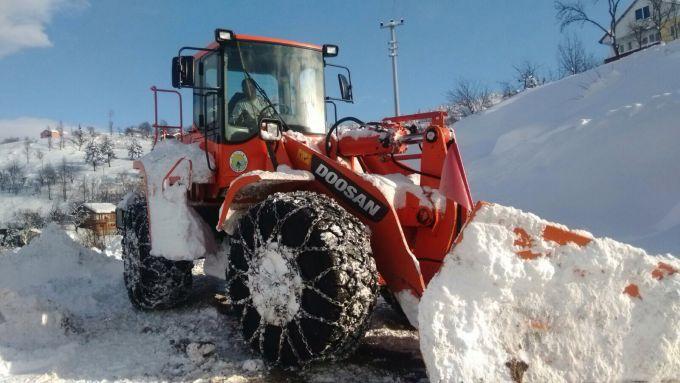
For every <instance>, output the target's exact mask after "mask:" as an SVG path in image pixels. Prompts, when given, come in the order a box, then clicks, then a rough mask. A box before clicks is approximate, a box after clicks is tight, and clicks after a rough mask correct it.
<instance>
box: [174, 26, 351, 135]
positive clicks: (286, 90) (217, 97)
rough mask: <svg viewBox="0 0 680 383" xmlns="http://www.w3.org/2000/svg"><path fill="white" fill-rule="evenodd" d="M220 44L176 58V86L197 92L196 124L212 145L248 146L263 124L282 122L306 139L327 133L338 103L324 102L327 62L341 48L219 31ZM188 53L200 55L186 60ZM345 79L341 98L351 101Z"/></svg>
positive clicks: (348, 85) (185, 48)
mask: <svg viewBox="0 0 680 383" xmlns="http://www.w3.org/2000/svg"><path fill="white" fill-rule="evenodd" d="M215 40H216V41H215V42H214V43H212V44H211V45H210V46H208V47H207V48H192V47H184V48H182V49H180V54H179V55H178V57H176V58H175V59H173V86H175V87H177V88H192V89H193V125H194V126H195V127H196V128H198V129H199V131H201V132H203V133H204V134H205V135H206V137H207V138H208V139H209V140H211V141H213V142H218V143H225V144H235V143H241V142H245V141H248V140H250V139H252V138H254V137H256V136H258V135H260V124H259V123H260V121H261V120H263V119H274V120H283V125H284V126H285V127H287V129H290V130H293V131H296V132H299V133H302V134H308V135H316V134H325V131H326V103H327V102H332V101H330V100H333V99H330V98H327V97H325V89H324V67H325V65H326V63H325V58H326V57H333V56H335V55H337V52H338V48H337V46H334V45H325V46H318V45H312V44H304V43H297V42H292V41H287V40H280V39H271V38H262V37H255V36H247V35H235V34H234V33H232V32H231V31H226V30H219V29H218V30H217V31H216V32H215ZM186 50H195V51H197V53H196V54H195V55H194V56H182V52H183V51H186ZM328 65H330V64H328ZM341 77H342V79H340V80H339V83H340V85H341V94H342V95H343V97H341V99H343V98H346V99H347V100H350V101H351V84H350V83H349V82H348V80H347V77H345V76H344V75H342V76H341ZM343 86H344V88H343ZM347 100H345V101H347Z"/></svg>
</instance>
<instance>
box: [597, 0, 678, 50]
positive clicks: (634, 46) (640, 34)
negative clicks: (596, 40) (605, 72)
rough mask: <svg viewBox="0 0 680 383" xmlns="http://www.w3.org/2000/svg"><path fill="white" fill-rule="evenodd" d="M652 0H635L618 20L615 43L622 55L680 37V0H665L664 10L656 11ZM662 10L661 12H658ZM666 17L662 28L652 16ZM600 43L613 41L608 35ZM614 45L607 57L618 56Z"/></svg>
mask: <svg viewBox="0 0 680 383" xmlns="http://www.w3.org/2000/svg"><path fill="white" fill-rule="evenodd" d="M652 3H653V2H652V1H650V0H634V1H633V2H632V3H631V4H630V6H629V7H628V8H626V10H625V11H624V12H623V14H622V15H621V17H619V19H618V20H617V21H616V27H615V32H616V33H615V34H616V40H617V41H616V43H617V45H618V46H619V57H623V56H627V55H629V54H631V53H634V52H637V51H639V50H641V49H645V48H647V47H650V46H652V45H656V44H659V43H660V42H662V41H664V42H668V41H672V40H675V39H677V38H680V0H662V1H661V12H660V13H659V12H656V10H655V9H654V6H653V5H652ZM659 14H660V15H661V16H659ZM655 19H657V20H664V24H663V26H662V28H661V30H660V31H659V30H658V29H657V27H656V26H655V23H654V22H653V20H655ZM600 44H606V45H610V46H611V45H612V44H611V39H610V38H609V36H608V35H604V36H602V38H601V39H600ZM619 57H616V54H615V52H614V47H612V49H611V52H610V58H609V59H607V62H608V61H613V60H614V59H616V58H619Z"/></svg>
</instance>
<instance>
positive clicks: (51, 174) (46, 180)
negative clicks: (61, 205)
mask: <svg viewBox="0 0 680 383" xmlns="http://www.w3.org/2000/svg"><path fill="white" fill-rule="evenodd" d="M38 177H39V180H40V183H41V184H42V185H43V186H47V198H48V199H50V200H51V199H52V186H54V184H55V183H56V182H57V171H56V170H55V169H54V166H52V164H50V163H48V164H47V166H45V167H44V168H41V169H40V172H39V175H38Z"/></svg>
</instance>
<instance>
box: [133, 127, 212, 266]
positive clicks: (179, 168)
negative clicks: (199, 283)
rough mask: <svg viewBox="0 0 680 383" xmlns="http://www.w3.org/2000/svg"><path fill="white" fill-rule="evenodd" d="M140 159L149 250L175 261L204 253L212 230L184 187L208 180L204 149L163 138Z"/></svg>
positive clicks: (209, 174) (209, 175)
mask: <svg viewBox="0 0 680 383" xmlns="http://www.w3.org/2000/svg"><path fill="white" fill-rule="evenodd" d="M210 161H213V160H212V158H211V159H210ZM141 162H142V164H143V165H144V171H145V173H146V187H147V198H148V201H147V203H148V205H149V221H150V222H151V225H150V229H151V254H152V255H156V256H162V257H164V258H167V259H170V260H175V261H178V260H193V259H198V258H200V257H203V256H204V255H205V254H206V253H207V252H208V250H209V248H208V247H209V246H210V241H209V239H210V238H211V234H210V232H209V228H207V227H206V225H205V223H203V220H202V219H201V217H200V216H199V215H198V213H196V211H195V210H194V209H192V208H191V207H190V206H189V205H188V204H187V190H188V188H189V187H190V186H191V183H207V182H209V181H210V180H211V178H212V172H211V171H210V169H209V168H208V163H207V159H206V153H205V152H204V151H203V150H201V148H200V147H199V144H198V143H196V144H192V145H186V144H182V143H180V142H178V141H175V140H165V141H161V142H159V143H158V144H157V145H156V147H155V148H154V150H152V151H151V152H150V153H149V154H147V155H145V156H144V157H142V159H141Z"/></svg>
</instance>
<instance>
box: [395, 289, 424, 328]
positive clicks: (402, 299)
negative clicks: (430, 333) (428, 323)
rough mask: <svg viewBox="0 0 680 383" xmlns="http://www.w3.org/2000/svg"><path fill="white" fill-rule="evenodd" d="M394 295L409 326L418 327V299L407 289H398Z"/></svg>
mask: <svg viewBox="0 0 680 383" xmlns="http://www.w3.org/2000/svg"><path fill="white" fill-rule="evenodd" d="M394 297H395V298H397V302H399V306H401V310H402V311H403V312H404V315H406V318H407V319H408V321H409V323H411V326H413V327H415V328H418V303H420V299H418V297H416V296H415V295H413V293H412V292H411V290H408V289H407V290H402V291H399V292H398V293H396V294H394Z"/></svg>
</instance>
